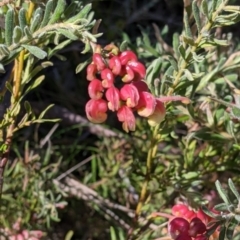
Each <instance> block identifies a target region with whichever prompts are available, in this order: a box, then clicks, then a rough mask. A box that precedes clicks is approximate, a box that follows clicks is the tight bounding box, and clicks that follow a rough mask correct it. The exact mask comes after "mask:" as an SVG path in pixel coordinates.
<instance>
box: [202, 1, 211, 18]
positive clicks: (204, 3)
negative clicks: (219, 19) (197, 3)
mask: <svg viewBox="0 0 240 240" xmlns="http://www.w3.org/2000/svg"><path fill="white" fill-rule="evenodd" d="M201 11H202V13H203V14H204V15H205V16H206V17H207V18H209V14H208V3H207V0H202V3H201Z"/></svg>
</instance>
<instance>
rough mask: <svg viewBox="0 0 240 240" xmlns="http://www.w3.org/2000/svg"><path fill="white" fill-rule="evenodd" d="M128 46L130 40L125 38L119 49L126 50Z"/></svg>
mask: <svg viewBox="0 0 240 240" xmlns="http://www.w3.org/2000/svg"><path fill="white" fill-rule="evenodd" d="M127 47H128V41H126V40H124V41H123V42H122V43H121V45H120V47H119V49H120V51H125V50H127Z"/></svg>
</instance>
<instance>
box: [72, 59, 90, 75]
mask: <svg viewBox="0 0 240 240" xmlns="http://www.w3.org/2000/svg"><path fill="white" fill-rule="evenodd" d="M88 64H89V62H88V61H86V62H83V63H80V64H78V65H77V67H76V70H75V73H76V74H77V73H80V72H81V71H82V70H83V69H84V68H85V67H86V66H87V65H88Z"/></svg>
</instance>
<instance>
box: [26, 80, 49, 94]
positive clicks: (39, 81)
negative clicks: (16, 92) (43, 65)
mask: <svg viewBox="0 0 240 240" xmlns="http://www.w3.org/2000/svg"><path fill="white" fill-rule="evenodd" d="M44 79H45V76H43V75H42V76H40V77H38V78H37V79H36V80H35V81H34V82H33V83H32V84H31V85H30V86H29V87H28V88H27V90H26V91H25V94H26V93H28V92H30V91H31V90H33V89H34V88H36V87H37V86H39V85H40V84H41V83H42V81H43V80H44Z"/></svg>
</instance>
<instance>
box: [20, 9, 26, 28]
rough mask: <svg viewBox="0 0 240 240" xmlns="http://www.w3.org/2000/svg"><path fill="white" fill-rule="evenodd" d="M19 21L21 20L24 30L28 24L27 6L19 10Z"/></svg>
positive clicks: (21, 26)
mask: <svg viewBox="0 0 240 240" xmlns="http://www.w3.org/2000/svg"><path fill="white" fill-rule="evenodd" d="M18 21H19V25H20V28H21V30H22V31H24V28H25V26H27V19H26V9H25V8H21V9H20V10H19V14H18Z"/></svg>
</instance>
